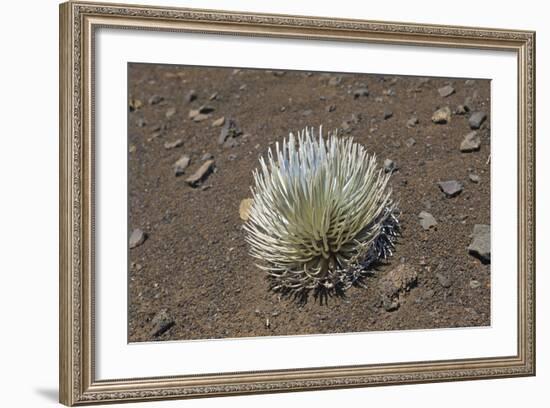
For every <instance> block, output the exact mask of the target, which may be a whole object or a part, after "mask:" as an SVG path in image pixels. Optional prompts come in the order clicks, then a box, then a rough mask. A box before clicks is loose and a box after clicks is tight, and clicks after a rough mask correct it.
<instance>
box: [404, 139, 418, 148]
mask: <svg viewBox="0 0 550 408" xmlns="http://www.w3.org/2000/svg"><path fill="white" fill-rule="evenodd" d="M415 143H416V140H414V138H412V137H409V138H408V139H407V140H405V145H407V147H413V146H414V145H415Z"/></svg>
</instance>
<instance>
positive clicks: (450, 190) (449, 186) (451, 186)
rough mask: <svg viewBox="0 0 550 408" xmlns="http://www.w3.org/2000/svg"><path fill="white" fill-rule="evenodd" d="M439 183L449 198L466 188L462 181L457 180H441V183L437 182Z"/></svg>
mask: <svg viewBox="0 0 550 408" xmlns="http://www.w3.org/2000/svg"><path fill="white" fill-rule="evenodd" d="M437 185H438V186H439V189H440V190H441V191H443V193H444V194H445V196H447V197H448V198H450V197H455V196H457V195H459V194H460V193H461V192H462V189H463V188H464V186H463V185H462V183H461V182H459V181H456V180H449V181H440V182H439V183H437Z"/></svg>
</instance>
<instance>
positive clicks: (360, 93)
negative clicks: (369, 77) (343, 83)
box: [353, 86, 369, 99]
mask: <svg viewBox="0 0 550 408" xmlns="http://www.w3.org/2000/svg"><path fill="white" fill-rule="evenodd" d="M362 96H365V97H366V96H369V89H368V88H367V87H366V86H365V87H363V88H358V89H356V90H355V91H353V97H354V98H355V99H357V98H360V97H362Z"/></svg>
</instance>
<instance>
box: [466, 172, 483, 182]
mask: <svg viewBox="0 0 550 408" xmlns="http://www.w3.org/2000/svg"><path fill="white" fill-rule="evenodd" d="M468 178H469V179H470V181H471V182H472V183H476V184H477V183H479V181H480V180H481V178H480V177H479V175H477V174H475V173H470V174H468Z"/></svg>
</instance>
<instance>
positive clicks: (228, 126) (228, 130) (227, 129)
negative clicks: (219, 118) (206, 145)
mask: <svg viewBox="0 0 550 408" xmlns="http://www.w3.org/2000/svg"><path fill="white" fill-rule="evenodd" d="M241 133H242V132H241V130H240V129H239V127H238V126H237V123H236V122H235V121H234V120H233V119H229V120H226V121H225V124H224V125H223V127H222V129H221V131H220V135H219V136H218V144H219V145H223V144H225V145H227V146H228V143H227V142H228V141H229V140H231V139H235V138H237V137H238V136H240V135H241ZM228 147H230V146H228Z"/></svg>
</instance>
